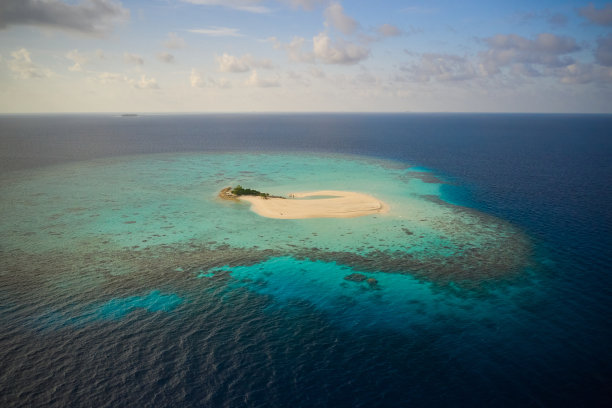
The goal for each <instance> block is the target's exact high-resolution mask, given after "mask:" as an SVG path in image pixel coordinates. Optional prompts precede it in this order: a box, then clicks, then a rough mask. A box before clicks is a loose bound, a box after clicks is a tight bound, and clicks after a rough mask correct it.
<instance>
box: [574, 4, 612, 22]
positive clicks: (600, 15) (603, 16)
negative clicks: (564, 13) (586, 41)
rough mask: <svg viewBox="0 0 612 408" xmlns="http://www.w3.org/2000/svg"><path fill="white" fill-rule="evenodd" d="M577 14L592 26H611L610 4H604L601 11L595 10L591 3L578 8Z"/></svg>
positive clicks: (611, 12) (611, 9) (611, 7)
mask: <svg viewBox="0 0 612 408" xmlns="http://www.w3.org/2000/svg"><path fill="white" fill-rule="evenodd" d="M578 14H580V15H581V16H582V17H584V18H586V19H587V20H589V21H590V22H591V23H593V24H597V25H602V26H612V3H608V4H606V5H605V6H604V7H603V8H601V9H597V8H595V6H594V5H593V3H589V4H588V5H587V6H585V7H581V8H579V9H578Z"/></svg>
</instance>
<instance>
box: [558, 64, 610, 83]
mask: <svg viewBox="0 0 612 408" xmlns="http://www.w3.org/2000/svg"><path fill="white" fill-rule="evenodd" d="M555 74H556V76H558V77H559V80H560V81H561V82H562V83H564V84H588V83H591V82H612V68H606V67H602V66H601V65H595V64H580V63H576V64H572V65H568V66H566V67H563V68H561V69H559V70H556V72H555Z"/></svg>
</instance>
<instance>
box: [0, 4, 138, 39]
mask: <svg viewBox="0 0 612 408" xmlns="http://www.w3.org/2000/svg"><path fill="white" fill-rule="evenodd" d="M129 15H130V12H129V11H128V10H127V9H126V8H124V7H123V6H122V5H121V3H118V2H116V1H112V0H83V1H81V2H80V3H78V4H68V3H66V2H63V1H60V0H2V1H1V2H0V29H4V28H7V27H9V26H12V25H33V26H42V27H51V28H59V29H65V30H71V31H77V32H80V33H84V34H104V33H106V32H108V31H110V30H111V29H112V28H113V26H114V25H115V24H117V23H118V22H121V21H125V20H127V19H128V18H129Z"/></svg>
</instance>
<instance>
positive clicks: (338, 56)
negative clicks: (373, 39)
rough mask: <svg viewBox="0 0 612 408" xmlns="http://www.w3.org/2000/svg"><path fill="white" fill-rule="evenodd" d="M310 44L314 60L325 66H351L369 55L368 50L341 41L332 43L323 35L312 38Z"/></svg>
mask: <svg viewBox="0 0 612 408" xmlns="http://www.w3.org/2000/svg"><path fill="white" fill-rule="evenodd" d="M312 44H313V53H314V56H315V58H316V59H318V60H320V61H322V62H324V63H326V64H341V65H352V64H356V63H358V62H360V61H362V60H364V59H366V58H368V56H369V55H370V50H369V49H368V48H365V47H362V46H360V45H357V44H354V43H351V42H346V41H342V40H340V41H337V42H335V43H334V42H332V40H331V38H329V36H328V35H327V34H325V33H320V34H319V35H317V36H316V37H314V38H313V39H312Z"/></svg>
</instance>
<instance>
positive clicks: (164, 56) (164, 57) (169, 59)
mask: <svg viewBox="0 0 612 408" xmlns="http://www.w3.org/2000/svg"><path fill="white" fill-rule="evenodd" d="M157 59H158V60H160V61H161V62H166V63H168V64H170V63H173V62H174V55H172V54H170V53H167V52H160V53H159V54H157Z"/></svg>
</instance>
